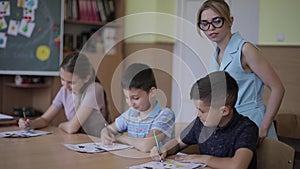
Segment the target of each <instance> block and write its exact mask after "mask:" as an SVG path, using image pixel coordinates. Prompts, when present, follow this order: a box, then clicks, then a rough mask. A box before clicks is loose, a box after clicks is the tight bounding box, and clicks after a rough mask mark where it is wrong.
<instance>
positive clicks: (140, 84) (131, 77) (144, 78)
mask: <svg viewBox="0 0 300 169" xmlns="http://www.w3.org/2000/svg"><path fill="white" fill-rule="evenodd" d="M121 85H122V88H123V89H132V88H136V89H142V90H144V91H146V92H147V93H148V92H149V91H150V89H151V88H152V87H155V88H157V86H156V80H155V77H154V73H153V71H152V69H151V68H150V67H149V66H148V65H145V64H142V63H134V64H132V65H130V66H129V67H128V68H127V69H126V71H125V72H124V74H123V75H122V81H121Z"/></svg>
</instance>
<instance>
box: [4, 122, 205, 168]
mask: <svg viewBox="0 0 300 169" xmlns="http://www.w3.org/2000/svg"><path fill="white" fill-rule="evenodd" d="M18 129H19V128H18V127H17V126H9V127H0V132H2V131H11V130H18ZM42 130H43V131H50V132H52V134H49V135H45V136H39V137H30V138H0V166H1V168H3V169H85V168H88V169H125V168H128V167H129V166H132V165H136V164H141V163H145V162H148V161H151V158H150V156H149V154H148V153H142V152H140V151H137V150H136V149H126V150H119V151H112V152H104V153H95V154H88V153H79V152H75V151H72V150H69V149H67V148H66V147H65V146H64V145H63V144H65V143H69V144H77V143H86V142H93V141H99V140H100V139H99V138H96V137H91V136H88V135H85V134H66V133H65V132H63V131H61V130H60V129H58V128H56V127H48V128H45V129H42ZM205 169H206V168H205Z"/></svg>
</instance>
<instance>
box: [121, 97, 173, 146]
mask: <svg viewBox="0 0 300 169" xmlns="http://www.w3.org/2000/svg"><path fill="white" fill-rule="evenodd" d="M174 122H175V114H174V112H173V111H172V110H170V109H168V108H162V107H161V105H160V103H159V102H158V101H157V104H156V105H155V107H154V108H153V110H152V111H151V112H150V113H149V114H148V115H147V116H146V117H144V118H140V116H139V112H137V111H136V110H134V109H133V108H129V109H128V110H127V111H126V112H124V113H123V114H122V115H120V116H119V117H118V118H116V120H115V124H116V126H117V129H118V131H119V132H128V136H129V137H134V138H145V137H146V136H147V135H148V134H149V133H150V132H151V130H159V131H161V132H163V133H164V134H165V135H166V137H165V138H164V140H163V141H162V142H161V143H160V144H164V143H166V142H167V141H168V140H170V139H172V138H174Z"/></svg>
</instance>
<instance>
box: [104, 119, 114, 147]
mask: <svg viewBox="0 0 300 169" xmlns="http://www.w3.org/2000/svg"><path fill="white" fill-rule="evenodd" d="M104 126H105V128H106V131H107V134H108V135H109V136H111V135H112V134H113V133H112V131H110V129H109V128H108V126H107V124H106V123H104ZM111 144H114V142H112V143H111Z"/></svg>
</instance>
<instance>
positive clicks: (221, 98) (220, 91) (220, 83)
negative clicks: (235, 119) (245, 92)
mask: <svg viewBox="0 0 300 169" xmlns="http://www.w3.org/2000/svg"><path fill="white" fill-rule="evenodd" d="M237 97H238V84H237V82H236V81H235V79H234V78H232V77H231V76H230V75H229V74H228V73H227V72H225V71H216V72H213V73H210V74H208V75H206V76H205V77H203V78H201V79H199V80H198V81H196V82H195V83H194V84H193V86H192V89H191V92H190V98H191V99H192V100H201V101H203V102H204V103H205V104H206V105H208V106H212V107H220V106H224V105H226V106H230V107H232V108H233V107H234V105H235V103H236V100H237Z"/></svg>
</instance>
